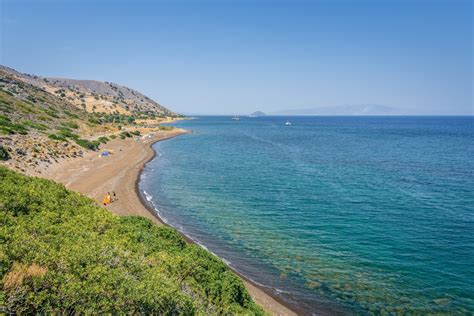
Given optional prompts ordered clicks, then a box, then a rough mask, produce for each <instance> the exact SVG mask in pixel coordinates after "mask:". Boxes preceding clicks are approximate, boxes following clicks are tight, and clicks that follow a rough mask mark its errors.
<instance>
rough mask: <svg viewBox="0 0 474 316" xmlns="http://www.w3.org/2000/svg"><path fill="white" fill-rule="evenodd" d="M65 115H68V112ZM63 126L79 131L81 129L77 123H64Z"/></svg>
mask: <svg viewBox="0 0 474 316" xmlns="http://www.w3.org/2000/svg"><path fill="white" fill-rule="evenodd" d="M64 113H66V112H64ZM61 125H62V126H65V127H68V128H72V129H78V128H79V125H77V123H76V122H73V121H68V122H62V123H61Z"/></svg>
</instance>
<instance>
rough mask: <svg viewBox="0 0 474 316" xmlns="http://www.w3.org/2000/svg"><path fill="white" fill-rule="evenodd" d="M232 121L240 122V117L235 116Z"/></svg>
mask: <svg viewBox="0 0 474 316" xmlns="http://www.w3.org/2000/svg"><path fill="white" fill-rule="evenodd" d="M232 119H233V120H234V121H238V120H240V117H239V116H237V115H234V117H233V118H232Z"/></svg>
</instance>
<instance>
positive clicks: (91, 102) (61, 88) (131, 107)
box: [0, 65, 177, 119]
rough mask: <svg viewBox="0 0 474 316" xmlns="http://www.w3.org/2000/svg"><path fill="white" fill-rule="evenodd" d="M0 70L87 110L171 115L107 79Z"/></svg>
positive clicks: (137, 94)
mask: <svg viewBox="0 0 474 316" xmlns="http://www.w3.org/2000/svg"><path fill="white" fill-rule="evenodd" d="M0 70H1V71H3V72H4V73H8V74H9V75H11V76H13V77H15V78H16V79H18V80H20V81H23V82H25V83H29V84H31V85H33V86H35V87H37V88H40V89H44V90H45V91H47V92H49V93H51V94H53V95H55V96H57V97H58V98H60V99H62V100H64V101H68V102H69V103H71V104H73V105H75V106H76V107H78V108H81V109H84V110H86V111H87V112H91V113H92V112H97V113H100V112H103V113H112V112H117V113H120V114H126V115H134V116H136V117H137V118H141V119H143V118H156V117H175V116H177V114H176V113H174V112H172V111H170V110H168V109H167V108H165V107H164V106H162V105H160V104H158V103H157V102H155V101H153V100H152V99H150V98H148V97H147V96H145V95H143V94H142V93H140V92H138V91H136V90H133V89H131V88H128V87H125V86H121V85H118V84H115V83H111V82H101V81H95V80H74V79H63V78H45V77H40V76H35V75H29V74H24V73H20V72H18V71H16V70H14V69H11V68H8V67H6V66H2V65H0Z"/></svg>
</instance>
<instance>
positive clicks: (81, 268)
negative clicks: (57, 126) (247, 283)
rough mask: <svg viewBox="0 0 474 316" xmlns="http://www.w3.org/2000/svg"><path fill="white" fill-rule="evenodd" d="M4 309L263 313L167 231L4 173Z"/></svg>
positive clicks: (206, 256) (208, 258) (0, 196)
mask: <svg viewBox="0 0 474 316" xmlns="http://www.w3.org/2000/svg"><path fill="white" fill-rule="evenodd" d="M0 240H1V242H0V278H1V280H2V281H1V292H0V309H6V310H7V311H11V312H17V313H28V314H29V313H49V312H54V313H61V314H62V313H67V314H69V313H80V314H95V313H127V314H128V313H140V314H142V313H143V314H148V313H153V314H167V315H168V314H169V315H175V314H186V315H190V314H262V311H261V310H260V308H259V307H258V306H256V305H255V303H254V302H253V301H252V300H251V298H250V296H249V294H248V292H247V291H246V289H245V287H244V285H243V283H242V281H241V280H240V279H239V278H237V277H236V276H235V275H234V274H233V273H232V272H231V271H230V270H229V269H228V268H227V266H226V265H225V264H224V263H223V262H222V261H221V260H220V259H218V258H217V257H215V256H213V255H212V254H210V253H208V252H207V251H205V250H204V249H201V248H200V247H198V246H196V245H189V244H187V243H186V242H185V241H184V240H183V239H182V238H181V236H180V235H179V234H178V233H177V232H176V231H175V230H173V229H171V228H168V227H165V226H157V225H154V224H153V223H152V222H151V221H149V220H147V219H144V218H141V217H134V216H131V217H118V216H115V215H113V214H111V213H110V212H108V211H107V210H105V209H102V208H100V207H98V206H97V205H96V204H95V203H94V201H93V200H91V199H89V198H86V197H84V196H82V195H80V194H77V193H74V192H71V191H69V190H67V189H65V188H64V186H62V185H60V184H56V183H54V182H52V181H49V180H45V179H40V178H32V177H26V176H23V175H20V174H19V173H17V172H14V171H10V170H8V169H6V168H3V167H0Z"/></svg>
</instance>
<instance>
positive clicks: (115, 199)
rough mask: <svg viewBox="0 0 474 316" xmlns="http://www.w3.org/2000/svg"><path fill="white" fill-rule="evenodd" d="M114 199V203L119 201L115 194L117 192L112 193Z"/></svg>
mask: <svg viewBox="0 0 474 316" xmlns="http://www.w3.org/2000/svg"><path fill="white" fill-rule="evenodd" d="M112 195H113V199H112V202H115V201H117V194H115V191H112Z"/></svg>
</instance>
